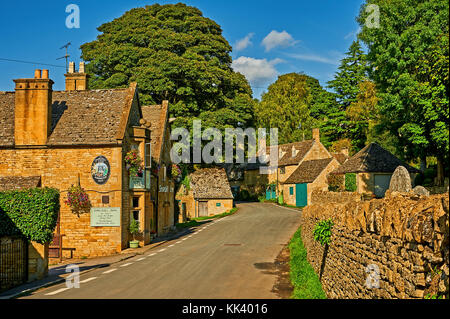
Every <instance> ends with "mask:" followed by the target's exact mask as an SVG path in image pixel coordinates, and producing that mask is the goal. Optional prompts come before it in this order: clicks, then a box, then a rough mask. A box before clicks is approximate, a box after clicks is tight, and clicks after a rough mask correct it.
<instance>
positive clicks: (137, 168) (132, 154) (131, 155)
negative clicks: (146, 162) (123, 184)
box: [125, 150, 143, 176]
mask: <svg viewBox="0 0 450 319" xmlns="http://www.w3.org/2000/svg"><path fill="white" fill-rule="evenodd" d="M142 162H143V161H142V159H141V157H140V156H139V152H138V150H131V151H129V152H128V153H127V154H126V155H125V164H126V166H127V170H128V171H129V172H130V175H131V176H139V175H140V174H142V172H143V166H142Z"/></svg>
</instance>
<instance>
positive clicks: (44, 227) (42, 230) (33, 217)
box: [0, 188, 60, 244]
mask: <svg viewBox="0 0 450 319" xmlns="http://www.w3.org/2000/svg"><path fill="white" fill-rule="evenodd" d="M59 207H60V204H59V191H58V190H57V189H53V188H32V189H27V190H20V191H7V192H0V237H1V236H16V235H20V236H24V237H26V238H27V239H29V240H32V241H35V242H38V243H41V244H44V243H48V242H50V241H51V240H52V238H53V231H54V230H55V227H56V223H57V220H58V212H59Z"/></svg>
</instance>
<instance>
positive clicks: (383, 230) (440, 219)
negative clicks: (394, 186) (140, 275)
mask: <svg viewBox="0 0 450 319" xmlns="http://www.w3.org/2000/svg"><path fill="white" fill-rule="evenodd" d="M322 195H323V196H324V194H322ZM448 196H449V194H448V193H447V194H440V195H432V196H419V195H415V194H413V193H395V192H393V193H391V192H390V191H388V192H387V194H386V197H385V198H383V199H373V200H371V201H348V202H338V203H336V202H333V201H330V200H329V201H325V199H324V198H325V197H323V198H322V200H323V201H322V202H321V203H320V204H319V203H318V202H316V204H314V205H311V206H308V207H306V208H305V209H304V210H303V224H302V240H303V243H304V245H305V247H306V249H307V251H308V261H309V262H310V263H311V265H312V266H313V268H314V269H315V271H316V272H317V274H319V276H320V279H321V282H322V286H323V288H324V291H325V292H326V294H327V296H328V297H329V298H424V297H428V296H436V295H438V296H446V298H448V296H449V280H448V277H449V237H448V235H449V208H448V206H449V198H448ZM329 198H330V199H333V197H332V196H330V197H329ZM329 218H331V219H332V220H333V222H334V227H333V230H332V236H331V244H330V245H329V247H325V248H324V247H322V246H321V245H320V244H319V243H318V242H316V241H314V238H313V230H314V227H315V225H316V223H317V222H319V221H321V220H325V219H329Z"/></svg>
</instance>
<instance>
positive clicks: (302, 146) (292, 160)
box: [278, 140, 315, 166]
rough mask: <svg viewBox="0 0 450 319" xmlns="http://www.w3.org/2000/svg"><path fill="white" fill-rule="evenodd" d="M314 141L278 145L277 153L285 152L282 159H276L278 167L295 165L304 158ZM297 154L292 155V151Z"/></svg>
mask: <svg viewBox="0 0 450 319" xmlns="http://www.w3.org/2000/svg"><path fill="white" fill-rule="evenodd" d="M314 142H315V141H314V140H307V141H302V142H295V143H289V144H281V145H278V152H279V151H280V149H281V150H282V151H283V152H285V154H284V155H283V157H281V158H278V166H288V165H297V164H298V163H300V162H301V160H302V159H303V158H304V157H305V155H306V153H308V151H309V150H310V149H311V147H312V146H313V144H314ZM294 149H295V151H296V152H297V153H293V150H294Z"/></svg>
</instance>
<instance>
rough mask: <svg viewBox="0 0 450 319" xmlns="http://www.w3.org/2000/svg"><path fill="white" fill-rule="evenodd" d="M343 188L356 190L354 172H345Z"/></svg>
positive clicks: (349, 190)
mask: <svg viewBox="0 0 450 319" xmlns="http://www.w3.org/2000/svg"><path fill="white" fill-rule="evenodd" d="M345 190H346V191H347V192H356V174H355V173H348V174H345Z"/></svg>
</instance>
